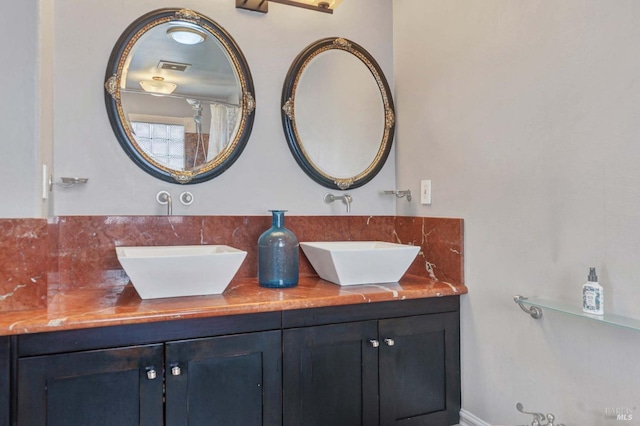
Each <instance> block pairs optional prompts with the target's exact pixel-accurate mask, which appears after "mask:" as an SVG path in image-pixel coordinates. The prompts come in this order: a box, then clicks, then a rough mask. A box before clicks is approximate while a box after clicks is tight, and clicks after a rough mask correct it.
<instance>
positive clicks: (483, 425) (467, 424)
mask: <svg viewBox="0 0 640 426" xmlns="http://www.w3.org/2000/svg"><path fill="white" fill-rule="evenodd" d="M460 426H491V425H490V424H489V423H487V422H485V421H484V420H482V419H481V418H479V417H476V416H474V415H473V414H471V413H470V412H468V411H465V410H460Z"/></svg>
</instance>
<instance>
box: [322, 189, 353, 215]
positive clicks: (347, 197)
mask: <svg viewBox="0 0 640 426" xmlns="http://www.w3.org/2000/svg"><path fill="white" fill-rule="evenodd" d="M336 200H342V202H343V203H345V204H346V205H347V213H349V212H351V202H352V201H353V198H351V195H349V194H344V195H333V194H329V193H326V194H324V202H325V203H326V204H330V203H333V202H334V201H336Z"/></svg>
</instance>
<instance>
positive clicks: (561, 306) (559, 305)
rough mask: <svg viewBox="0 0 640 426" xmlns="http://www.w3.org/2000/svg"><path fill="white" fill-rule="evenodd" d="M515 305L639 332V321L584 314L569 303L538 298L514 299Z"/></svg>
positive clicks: (580, 308)
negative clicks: (546, 310)
mask: <svg viewBox="0 0 640 426" xmlns="http://www.w3.org/2000/svg"><path fill="white" fill-rule="evenodd" d="M516 303H522V304H523V305H525V306H528V307H534V308H540V309H551V310H552V311H556V312H562V313H563V314H568V315H573V316H577V317H583V318H587V319H590V320H593V321H598V322H603V323H607V324H612V325H616V326H619V327H624V328H630V329H631V330H635V331H640V319H635V318H629V317H623V316H621V315H614V314H607V313H605V314H604V315H593V314H587V313H586V312H583V311H582V306H574V305H571V304H569V303H563V302H557V301H553V300H545V299H538V298H520V299H516ZM532 316H533V315H532Z"/></svg>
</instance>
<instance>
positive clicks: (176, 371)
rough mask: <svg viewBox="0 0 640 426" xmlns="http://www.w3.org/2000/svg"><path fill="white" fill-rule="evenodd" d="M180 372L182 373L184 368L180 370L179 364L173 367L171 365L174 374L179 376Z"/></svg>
mask: <svg viewBox="0 0 640 426" xmlns="http://www.w3.org/2000/svg"><path fill="white" fill-rule="evenodd" d="M180 374H182V370H180V367H178V366H177V365H174V366H173V367H171V375H172V376H179V375H180Z"/></svg>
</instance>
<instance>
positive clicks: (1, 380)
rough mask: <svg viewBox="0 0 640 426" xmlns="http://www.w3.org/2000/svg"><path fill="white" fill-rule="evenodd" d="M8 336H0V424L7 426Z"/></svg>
mask: <svg viewBox="0 0 640 426" xmlns="http://www.w3.org/2000/svg"><path fill="white" fill-rule="evenodd" d="M10 370H11V363H10V362H9V337H6V336H0V426H9V413H10V410H9V408H10V402H9V401H10V399H9V371H10Z"/></svg>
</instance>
